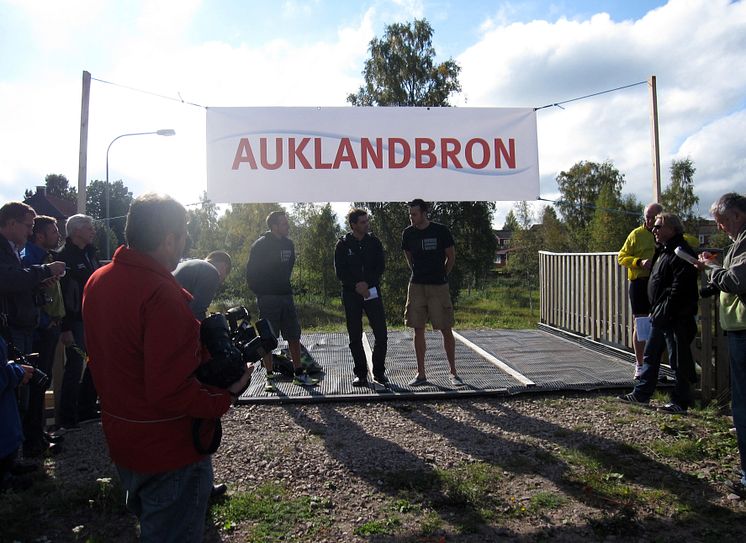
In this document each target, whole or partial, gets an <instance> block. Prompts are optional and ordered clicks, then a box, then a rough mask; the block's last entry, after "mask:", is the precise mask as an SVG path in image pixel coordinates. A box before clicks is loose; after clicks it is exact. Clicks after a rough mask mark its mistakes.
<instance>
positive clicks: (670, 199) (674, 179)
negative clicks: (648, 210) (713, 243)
mask: <svg viewBox="0 0 746 543" xmlns="http://www.w3.org/2000/svg"><path fill="white" fill-rule="evenodd" d="M696 171H697V170H696V168H695V167H694V164H693V163H692V160H691V159H690V158H685V159H682V160H673V161H671V169H670V172H671V182H670V183H669V184H668V187H666V189H665V190H664V191H663V192H662V193H661V202H660V203H661V205H662V206H663V209H664V210H665V211H668V212H670V213H675V214H676V215H678V216H679V218H680V219H681V221H682V222H683V223H684V230H686V231H687V232H689V233H691V234H694V233H696V228H697V224H698V222H699V217H698V214H697V210H696V208H697V204H699V196H696V195H695V194H694V172H696Z"/></svg>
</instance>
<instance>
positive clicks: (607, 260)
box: [539, 251, 729, 403]
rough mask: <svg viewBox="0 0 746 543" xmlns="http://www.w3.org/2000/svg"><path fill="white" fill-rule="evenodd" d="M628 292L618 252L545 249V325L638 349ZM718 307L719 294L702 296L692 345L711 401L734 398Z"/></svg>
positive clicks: (702, 388)
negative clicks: (697, 333) (568, 251)
mask: <svg viewBox="0 0 746 543" xmlns="http://www.w3.org/2000/svg"><path fill="white" fill-rule="evenodd" d="M628 292H629V282H628V281H627V271H626V270H625V269H624V268H622V267H621V266H620V265H619V264H618V263H617V253H550V252H546V251H540V252H539V305H540V322H541V323H542V324H545V325H547V326H551V327H553V328H558V329H560V330H564V331H567V332H571V333H573V334H577V335H580V336H583V337H585V338H588V339H590V340H592V341H596V342H598V343H601V344H604V345H608V346H611V347H615V348H618V349H622V350H625V351H627V352H632V331H633V316H632V312H631V308H630V305H629V298H628ZM717 312H718V308H717V296H714V297H712V298H707V299H703V300H701V301H700V315H699V323H700V332H699V335H698V337H697V339H696V340H695V342H694V344H693V346H692V352H693V354H694V359H695V361H696V362H697V363H698V364H699V365H700V367H701V370H702V371H701V381H700V392H701V398H702V400H703V401H704V402H705V403H707V402H710V401H712V400H717V401H718V403H725V402H727V398H728V390H729V370H728V353H727V346H726V342H725V338H724V337H723V334H722V332H721V330H720V326H719V323H718V319H717Z"/></svg>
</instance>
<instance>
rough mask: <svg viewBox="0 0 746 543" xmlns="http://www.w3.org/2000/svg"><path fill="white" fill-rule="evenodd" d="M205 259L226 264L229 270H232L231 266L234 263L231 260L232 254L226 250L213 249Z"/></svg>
mask: <svg viewBox="0 0 746 543" xmlns="http://www.w3.org/2000/svg"><path fill="white" fill-rule="evenodd" d="M205 260H207V261H208V262H216V263H222V264H225V267H226V268H227V269H228V270H230V269H231V266H232V265H233V263H232V261H231V255H229V254H228V253H226V252H225V251H213V252H211V253H210V254H209V255H207V258H205Z"/></svg>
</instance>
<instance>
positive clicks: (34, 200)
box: [23, 186, 78, 240]
mask: <svg viewBox="0 0 746 543" xmlns="http://www.w3.org/2000/svg"><path fill="white" fill-rule="evenodd" d="M23 203H25V204H28V205H30V206H31V207H33V208H34V211H36V214H37V215H48V216H49V217H54V218H55V219H57V227H58V228H59V229H60V235H61V236H62V239H63V240H64V239H65V236H66V233H65V221H67V218H68V217H71V216H73V215H75V214H76V213H77V212H78V210H77V205H76V203H75V202H71V201H70V200H65V199H63V198H59V197H57V196H52V195H51V194H47V188H46V187H43V186H42V187H36V192H35V193H34V194H33V195H32V196H31V197H30V198H26V199H25V200H24V201H23Z"/></svg>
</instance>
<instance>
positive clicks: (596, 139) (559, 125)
mask: <svg viewBox="0 0 746 543" xmlns="http://www.w3.org/2000/svg"><path fill="white" fill-rule="evenodd" d="M501 19H502V20H505V16H504V11H501V12H498V13H497V15H495V17H494V18H493V19H491V20H490V21H488V22H486V23H485V26H484V28H485V31H484V33H483V35H482V36H481V38H480V39H479V41H478V42H477V43H475V44H474V45H473V46H472V47H470V48H468V49H467V50H466V51H464V52H463V54H461V55H460V56H459V57H458V59H457V60H458V62H459V63H460V65H461V66H462V68H463V72H462V77H461V82H462V85H463V89H464V92H463V95H464V97H465V99H466V100H465V101H466V102H467V103H468V105H469V106H534V107H536V106H542V105H545V104H550V103H554V102H559V101H562V100H567V99H571V98H574V97H578V96H583V95H586V94H590V93H593V92H597V91H602V90H606V89H611V88H615V87H617V86H622V85H625V84H630V83H635V82H638V81H642V80H645V79H647V77H648V76H649V75H650V74H655V75H656V76H657V82H658V105H659V124H660V141H661V163H662V176H663V179H664V180H666V179H667V175H668V171H667V169H668V165H669V164H670V160H671V159H672V158H674V157H676V156H679V155H680V154H681V151H680V150H679V145H681V142H682V141H683V140H684V139H685V138H687V136H689V135H690V134H692V133H697V132H698V131H700V130H701V129H702V127H705V126H708V127H709V125H710V124H711V123H714V122H715V121H716V119H718V118H719V117H721V116H723V115H735V118H736V119H740V118H741V114H742V109H743V107H744V103H743V97H744V95H746V70H744V69H743V68H742V66H743V58H744V56H746V3H744V2H735V3H731V2H728V1H727V0H672V1H671V2H669V3H668V4H667V5H665V6H662V7H660V8H657V9H655V10H652V11H650V12H649V13H647V14H646V15H645V16H644V17H642V18H641V19H639V20H637V21H634V22H632V21H624V22H614V21H613V20H611V18H610V17H609V16H608V15H607V14H596V15H594V16H592V17H591V18H589V19H584V20H567V19H565V18H560V19H559V20H557V21H556V22H548V21H538V20H537V21H532V22H528V23H512V24H508V23H502V24H501V23H499V22H496V21H499V20H501ZM564 107H565V109H564V110H560V109H557V108H554V109H549V110H541V111H540V112H539V113H538V130H539V141H540V143H539V160H540V167H541V172H542V176H543V177H542V181H543V182H542V193H543V194H546V193H549V192H552V191H554V190H556V187H555V185H554V183H553V182H550V183H547V182H546V180H547V179H552V178H554V177H555V176H556V174H557V173H558V172H559V171H560V170H562V169H567V168H569V167H570V166H572V164H574V163H575V162H577V161H579V160H595V161H601V160H606V159H611V160H613V161H614V163H615V165H616V166H617V167H618V168H619V169H620V171H621V172H622V173H625V174H626V178H627V184H626V186H625V191H626V192H630V193H634V194H636V195H637V196H638V198H639V199H641V200H643V201H645V200H647V199H649V198H650V195H651V192H652V189H651V187H652V182H651V178H652V166H651V151H650V120H649V110H650V107H649V98H648V87H647V85H642V86H639V87H634V88H631V89H627V90H624V91H619V92H616V93H612V94H606V95H603V96H598V97H595V98H589V99H586V100H583V101H578V102H573V103H570V104H567V105H566V106H564ZM739 110H741V112H740V113H738V114H734V112H738V111H739ZM739 127H740V128H741V129H742V128H743V126H742V125H738V124H737V123H736V122H735V121H731V122H725V121H723V122H721V123H715V125H714V126H713V127H709V129H708V130H703V131H702V132H703V133H702V135H701V136H697V137H695V140H694V141H700V140H702V141H701V145H705V143H704V141H707V142H710V147H697V146H695V145H694V143H693V142H691V143H689V144H688V149H690V150H689V151H687V152H688V153H689V154H690V155H691V158H692V160H693V161H694V163H695V167H696V168H697V175H696V177H695V179H696V182H697V184H696V189H697V191H698V192H699V191H700V189H701V190H703V191H704V190H706V189H708V187H710V186H714V185H713V183H714V182H713V181H710V180H711V179H714V178H715V177H718V175H716V171H717V166H716V165H715V164H714V163H713V161H712V157H713V156H715V153H714V151H713V149H712V146H713V143H714V142H715V141H717V140H716V139H715V138H727V139H730V140H733V139H737V140H740V139H741V138H740V134H743V132H742V131H741V132H739V131H737V129H738V128H739ZM733 130H736V131H735V132H733ZM707 134H711V136H710V137H708V136H707ZM734 145H735V144H734ZM682 149H684V147H683V146H682ZM740 151H741V155H740V156H743V147H740ZM734 152H738V149H734ZM726 169H727V170H728V172H730V173H729V174H728V175H725V174H722V175H720V176H719V177H721V178H722V177H727V178H728V179H730V180H732V182H733V183H735V184H734V186H733V187H732V189H738V190H741V191H744V190H746V175H745V174H746V169H745V168H744V166H743V161H741V162H740V165H739V161H738V160H731V162H730V165H729V166H728V167H727V168H726ZM719 186H722V182H721V183H720V185H719Z"/></svg>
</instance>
